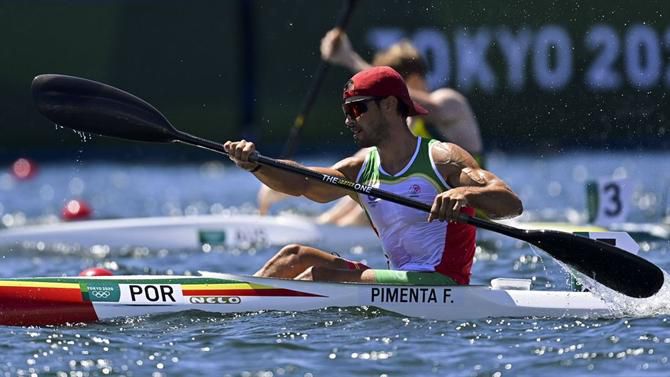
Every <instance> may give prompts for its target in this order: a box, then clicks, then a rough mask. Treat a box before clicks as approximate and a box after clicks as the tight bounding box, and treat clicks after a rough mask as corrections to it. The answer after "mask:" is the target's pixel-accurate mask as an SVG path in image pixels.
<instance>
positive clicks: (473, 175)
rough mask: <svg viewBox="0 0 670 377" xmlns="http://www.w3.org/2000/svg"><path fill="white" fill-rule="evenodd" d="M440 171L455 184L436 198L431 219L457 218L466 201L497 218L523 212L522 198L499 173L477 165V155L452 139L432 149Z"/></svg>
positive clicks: (429, 218) (448, 181)
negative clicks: (474, 156) (472, 154)
mask: <svg viewBox="0 0 670 377" xmlns="http://www.w3.org/2000/svg"><path fill="white" fill-rule="evenodd" d="M431 153H432V156H433V160H434V161H435V165H436V166H437V169H438V171H439V172H440V173H441V174H442V176H443V177H444V178H445V180H446V181H447V183H448V184H449V185H450V186H451V187H453V188H452V189H450V190H447V191H445V192H442V193H440V194H439V195H438V196H437V197H436V198H435V201H434V202H433V206H432V209H431V213H430V216H429V217H428V220H429V221H432V220H442V221H444V220H456V218H457V217H458V213H459V212H460V209H461V208H462V207H464V206H466V205H470V206H472V207H475V208H478V209H481V210H483V211H484V212H485V213H486V214H487V215H488V216H489V217H491V218H494V219H500V218H508V217H514V216H517V215H520V214H521V212H522V211H523V205H522V203H521V200H519V198H518V197H517V195H516V194H515V193H514V192H513V191H512V189H510V188H509V186H507V184H506V183H505V182H504V181H503V180H502V179H500V178H498V177H497V176H496V175H495V174H493V173H491V172H490V171H488V170H484V169H482V168H480V167H479V165H477V162H475V160H474V158H473V157H472V156H471V155H470V154H469V153H468V152H466V151H465V150H463V149H462V148H461V147H459V146H457V145H455V144H452V143H440V144H438V145H436V146H434V147H433V148H432V150H431Z"/></svg>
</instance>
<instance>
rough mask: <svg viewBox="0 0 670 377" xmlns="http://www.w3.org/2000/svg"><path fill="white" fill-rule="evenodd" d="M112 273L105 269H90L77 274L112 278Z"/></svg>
mask: <svg viewBox="0 0 670 377" xmlns="http://www.w3.org/2000/svg"><path fill="white" fill-rule="evenodd" d="M112 275H114V273H113V272H112V271H110V270H108V269H106V268H102V267H91V268H87V269H85V270H83V271H82V272H80V273H79V276H112Z"/></svg>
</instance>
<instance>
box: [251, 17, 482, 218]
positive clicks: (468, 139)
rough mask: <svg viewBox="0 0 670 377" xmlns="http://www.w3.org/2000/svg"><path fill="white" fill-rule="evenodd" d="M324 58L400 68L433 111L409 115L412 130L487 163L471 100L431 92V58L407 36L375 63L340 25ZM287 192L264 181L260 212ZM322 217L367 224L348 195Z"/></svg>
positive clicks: (415, 96) (416, 97) (327, 41)
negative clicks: (275, 189) (360, 52)
mask: <svg viewBox="0 0 670 377" xmlns="http://www.w3.org/2000/svg"><path fill="white" fill-rule="evenodd" d="M321 58H322V59H323V60H326V61H328V62H330V63H332V64H338V65H341V66H344V67H346V68H348V69H349V70H351V71H352V72H354V73H356V72H359V71H361V70H363V69H366V68H370V67H371V66H381V65H386V66H389V67H391V68H393V69H395V70H396V71H397V72H398V73H400V75H401V76H402V77H403V79H404V80H405V82H406V83H407V86H408V88H409V94H410V97H411V98H412V100H413V101H415V102H417V103H418V104H420V105H421V106H422V107H424V108H425V109H427V110H428V111H429V113H428V114H424V115H421V116H412V117H411V118H409V119H408V126H409V127H410V129H411V130H412V133H413V134H414V135H416V136H421V137H424V138H431V139H438V140H441V141H449V142H452V143H454V144H457V145H458V146H460V147H461V148H463V149H465V150H466V151H467V152H469V153H470V154H471V155H472V156H473V157H474V158H475V160H476V161H477V163H478V164H479V165H480V166H481V167H485V166H484V155H483V144H482V138H481V135H480V132H479V125H478V123H477V120H476V119H475V116H474V113H473V111H472V109H471V108H470V104H469V103H468V100H467V99H466V98H465V97H464V96H463V95H462V94H460V93H459V92H457V91H455V90H453V89H450V88H440V89H437V90H435V91H433V92H430V91H429V90H428V85H427V83H426V74H427V72H428V66H427V63H426V62H425V60H424V59H423V57H422V56H421V54H419V52H418V50H417V49H416V48H415V47H414V46H413V45H412V44H411V43H410V42H408V41H407V40H402V41H400V42H397V43H395V44H393V45H391V46H390V47H389V48H387V49H385V50H382V51H379V52H377V53H376V54H375V56H374V58H373V60H372V65H370V64H369V63H368V62H366V61H365V60H364V59H363V58H361V56H360V55H358V54H357V53H356V51H354V49H353V47H352V45H351V42H350V41H349V38H348V37H347V35H346V33H345V32H343V31H342V30H341V29H339V28H336V29H332V30H330V31H329V32H328V33H326V35H325V36H324V37H323V39H322V40H321ZM362 153H365V151H362ZM282 197H283V195H281V194H279V193H275V192H272V191H271V190H269V189H268V188H267V187H266V186H261V189H260V191H259V193H258V206H259V211H260V213H261V214H266V213H267V212H268V211H269V207H270V205H271V204H272V203H274V202H276V201H277V200H280V199H281V198H282ZM317 222H319V223H332V224H337V225H340V226H347V225H367V224H368V220H367V218H366V217H365V214H364V213H363V210H362V209H361V207H360V206H358V205H357V204H356V203H355V202H354V201H352V200H350V199H349V198H347V197H345V198H343V199H342V200H340V201H338V203H337V204H336V205H335V206H333V207H331V208H330V209H329V210H328V211H326V212H324V213H322V214H321V215H320V216H319V217H318V218H317Z"/></svg>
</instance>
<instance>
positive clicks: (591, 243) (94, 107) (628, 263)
mask: <svg viewBox="0 0 670 377" xmlns="http://www.w3.org/2000/svg"><path fill="white" fill-rule="evenodd" d="M32 90H33V98H34V100H35V103H36V105H37V108H38V110H39V111H40V113H42V114H43V115H44V116H46V117H47V118H49V119H50V120H52V121H53V122H54V123H56V124H58V125H59V126H63V127H68V128H72V129H75V130H79V131H82V132H87V133H94V134H100V135H106V136H113V137H118V138H123V139H130V140H140V141H150V142H160V143H169V142H179V143H184V144H189V145H193V146H197V147H200V148H205V149H209V150H212V151H215V152H218V153H222V154H226V155H227V153H226V151H225V150H224V149H223V145H222V144H220V143H216V142H213V141H209V140H205V139H201V138H199V137H196V136H193V135H189V134H187V133H185V132H182V131H179V130H177V129H175V128H174V127H173V126H172V124H170V122H169V121H168V120H167V119H166V118H165V117H164V116H163V114H161V113H160V112H159V111H158V110H157V109H156V108H154V107H153V106H151V105H150V104H149V103H147V102H145V101H143V100H142V99H140V98H138V97H135V96H134V95H132V94H130V93H127V92H124V91H122V90H120V89H117V88H114V87H111V86H109V85H105V84H102V83H99V82H95V81H91V80H86V79H82V78H78V77H72V76H64V75H41V76H37V77H36V78H35V79H34V80H33V84H32ZM251 160H252V161H254V162H257V163H259V164H262V165H266V166H271V167H274V168H277V169H281V170H284V171H288V172H292V173H296V174H300V175H303V176H306V177H311V178H314V179H317V180H319V181H322V182H324V183H327V184H331V185H334V186H338V187H342V188H344V189H347V190H353V191H356V192H359V193H363V194H367V195H372V196H374V197H377V198H381V199H384V200H388V201H391V202H394V203H398V204H401V205H405V206H408V207H412V208H415V209H418V210H421V211H426V212H430V205H428V204H424V203H421V202H417V201H414V200H411V199H408V198H405V197H402V196H398V195H395V194H393V193H389V192H385V191H382V190H379V189H376V188H374V187H371V186H367V185H362V184H359V183H354V182H350V181H347V180H343V179H339V178H337V177H332V176H329V175H325V174H321V173H318V172H315V171H312V170H309V169H306V168H303V167H300V166H295V165H290V164H287V163H284V162H281V161H277V160H275V159H272V158H269V157H265V156H263V155H261V154H256V155H254V156H252V158H251ZM460 220H461V221H464V222H467V223H468V224H472V225H475V226H477V227H480V228H484V229H488V230H490V231H493V232H496V233H501V234H504V235H507V236H510V237H512V238H516V239H520V240H523V241H526V242H528V243H530V244H533V245H535V246H537V247H539V248H541V249H543V250H545V251H546V252H547V253H548V254H550V255H551V256H552V257H554V258H556V259H558V260H560V261H561V262H563V263H565V264H567V265H569V266H571V267H572V268H574V269H575V270H577V271H579V272H581V273H583V274H584V275H586V276H589V277H591V278H593V279H594V280H596V281H598V282H599V283H601V284H603V285H605V286H607V287H610V288H612V289H614V290H616V291H618V292H621V293H623V294H625V295H628V296H631V297H649V296H651V295H653V294H655V293H656V292H658V290H659V289H660V288H661V286H662V285H663V281H664V277H663V271H661V269H659V268H658V267H657V266H655V265H654V264H652V263H651V262H649V261H647V260H645V259H643V258H640V257H638V256H636V255H633V254H630V253H628V252H626V251H624V250H622V249H619V248H617V247H614V246H611V245H609V244H607V243H604V242H600V241H596V240H591V239H588V238H584V237H579V236H575V235H573V234H571V233H564V232H558V231H549V230H524V229H517V228H514V227H510V226H506V225H502V224H498V223H494V222H491V221H488V220H483V219H479V218H475V217H470V216H467V215H464V214H461V215H460Z"/></svg>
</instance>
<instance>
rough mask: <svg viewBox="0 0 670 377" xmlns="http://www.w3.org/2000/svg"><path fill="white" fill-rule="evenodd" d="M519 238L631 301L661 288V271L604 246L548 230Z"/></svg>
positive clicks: (643, 261) (642, 259)
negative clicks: (629, 298)
mask: <svg viewBox="0 0 670 377" xmlns="http://www.w3.org/2000/svg"><path fill="white" fill-rule="evenodd" d="M525 232H526V235H525V236H523V237H520V238H521V239H523V240H524V241H526V242H528V243H531V244H533V245H535V246H537V247H539V248H541V249H542V250H545V251H546V252H547V253H549V254H550V255H551V256H553V257H554V258H556V259H558V260H560V261H561V262H564V263H566V264H567V265H569V266H570V267H572V268H574V269H576V270H577V271H579V272H581V273H583V274H584V275H586V276H588V277H590V278H593V279H594V280H596V281H597V282H599V283H601V284H603V285H605V286H607V287H609V288H612V289H614V290H615V291H618V292H621V293H623V294H625V295H627V296H630V297H637V298H644V297H650V296H652V295H654V294H655V293H656V292H658V291H659V290H660V289H661V287H662V286H663V282H664V277H663V271H662V270H661V269H660V268H658V267H657V266H656V265H654V264H653V263H651V262H649V261H647V260H646V259H644V258H641V257H639V256H637V255H634V254H631V253H628V252H627V251H625V250H622V249H619V248H618V247H615V246H612V245H609V244H607V243H605V242H601V241H596V240H592V239H589V238H584V237H578V236H574V235H572V234H569V233H563V232H557V231H551V230H532V231H525Z"/></svg>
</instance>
